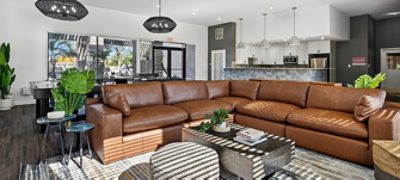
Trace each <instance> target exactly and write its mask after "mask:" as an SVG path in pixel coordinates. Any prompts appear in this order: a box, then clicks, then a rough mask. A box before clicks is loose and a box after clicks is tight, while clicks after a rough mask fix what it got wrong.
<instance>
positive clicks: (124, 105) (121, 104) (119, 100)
mask: <svg viewBox="0 0 400 180" xmlns="http://www.w3.org/2000/svg"><path fill="white" fill-rule="evenodd" d="M107 103H108V105H109V106H111V107H112V108H114V109H117V110H119V111H121V112H122V114H123V115H124V116H129V115H131V108H130V107H129V104H128V100H127V99H126V97H125V96H124V94H122V93H118V94H113V95H112V96H110V97H108V101H107Z"/></svg>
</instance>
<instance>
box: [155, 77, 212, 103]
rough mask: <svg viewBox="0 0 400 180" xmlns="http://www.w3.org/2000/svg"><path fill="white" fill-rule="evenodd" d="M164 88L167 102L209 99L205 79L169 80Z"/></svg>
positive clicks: (164, 84)
mask: <svg viewBox="0 0 400 180" xmlns="http://www.w3.org/2000/svg"><path fill="white" fill-rule="evenodd" d="M163 89H164V96H165V103H166V104H177V103H181V102H186V101H194V100H206V99H208V95H207V88H206V82H205V81H169V82H164V83H163Z"/></svg>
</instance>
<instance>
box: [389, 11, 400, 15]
mask: <svg viewBox="0 0 400 180" xmlns="http://www.w3.org/2000/svg"><path fill="white" fill-rule="evenodd" d="M399 14H400V11H397V12H389V13H386V15H389V16H396V15H399Z"/></svg>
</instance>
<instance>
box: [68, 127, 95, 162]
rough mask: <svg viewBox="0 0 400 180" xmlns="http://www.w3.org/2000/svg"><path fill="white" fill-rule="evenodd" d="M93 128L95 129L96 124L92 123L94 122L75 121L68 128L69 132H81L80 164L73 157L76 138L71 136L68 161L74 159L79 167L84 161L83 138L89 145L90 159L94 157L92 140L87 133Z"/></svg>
mask: <svg viewBox="0 0 400 180" xmlns="http://www.w3.org/2000/svg"><path fill="white" fill-rule="evenodd" d="M92 129H94V124H92V123H75V124H72V125H71V126H70V127H69V128H67V129H66V131H67V132H68V133H79V154H80V162H79V164H78V163H77V162H76V161H75V160H74V159H73V158H71V154H72V145H73V144H74V138H70V139H71V142H70V148H69V155H68V161H69V160H72V161H74V163H75V164H76V165H77V166H78V167H79V168H82V162H83V161H82V157H83V141H82V140H83V139H86V143H87V145H88V151H89V158H90V159H92V158H93V154H92V149H91V148H90V140H89V136H88V134H87V133H88V132H89V131H90V130H92Z"/></svg>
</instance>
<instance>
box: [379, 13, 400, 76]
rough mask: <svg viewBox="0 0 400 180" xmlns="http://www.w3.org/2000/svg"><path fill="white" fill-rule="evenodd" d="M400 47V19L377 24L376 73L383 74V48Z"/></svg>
mask: <svg viewBox="0 0 400 180" xmlns="http://www.w3.org/2000/svg"><path fill="white" fill-rule="evenodd" d="M396 47H400V17H397V18H391V19H383V20H378V21H376V22H375V73H379V72H381V69H380V68H381V67H380V62H381V61H380V60H381V52H380V50H381V49H382V48H396Z"/></svg>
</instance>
